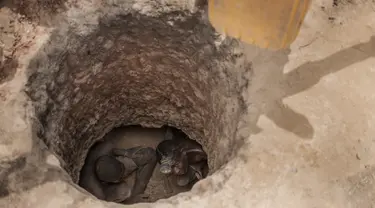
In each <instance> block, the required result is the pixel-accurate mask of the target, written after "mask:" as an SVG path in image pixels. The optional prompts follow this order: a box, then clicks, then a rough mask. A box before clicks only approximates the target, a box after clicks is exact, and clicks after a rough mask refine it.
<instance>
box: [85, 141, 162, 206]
mask: <svg viewBox="0 0 375 208" xmlns="http://www.w3.org/2000/svg"><path fill="white" fill-rule="evenodd" d="M156 164H157V156H156V152H155V150H154V149H152V148H150V147H141V146H138V147H134V148H129V149H118V148H115V147H114V145H113V144H112V143H111V142H109V141H102V142H98V143H96V144H95V145H94V146H93V147H92V148H91V149H90V151H89V153H88V155H87V158H86V161H85V164H84V166H83V168H82V171H81V175H80V181H79V185H80V186H81V187H82V188H84V189H85V190H87V191H88V192H90V193H91V194H93V195H94V196H96V197H97V198H98V199H101V200H105V201H110V202H117V203H125V202H126V201H127V200H131V199H132V198H134V197H136V196H138V195H140V194H142V193H143V192H144V191H145V189H146V187H147V184H148V183H149V181H150V178H151V176H152V174H153V171H154V169H155V166H156Z"/></svg>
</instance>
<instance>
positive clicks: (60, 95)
mask: <svg viewBox="0 0 375 208" xmlns="http://www.w3.org/2000/svg"><path fill="white" fill-rule="evenodd" d="M85 26H86V27H87V25H85ZM80 27H81V25H75V26H71V25H63V24H62V25H60V27H59V29H57V30H55V31H54V32H53V34H52V35H51V37H50V40H49V41H47V42H46V44H45V45H44V46H43V47H42V48H41V49H40V51H39V52H38V53H37V55H36V56H35V57H34V59H33V60H32V61H31V62H30V65H29V71H28V73H29V79H28V83H27V88H26V93H27V94H28V96H29V97H30V99H31V100H32V101H33V105H34V108H35V113H36V117H37V121H35V122H36V123H35V124H36V125H35V126H38V127H36V128H37V129H36V130H37V131H38V133H39V134H38V137H39V138H41V139H42V140H43V142H44V143H45V144H46V145H47V146H48V148H49V150H50V151H52V152H54V153H55V154H56V155H57V156H58V157H59V159H60V162H61V165H62V167H63V168H64V169H65V170H66V172H67V173H68V174H69V175H70V176H71V178H72V181H73V182H75V183H78V180H79V177H80V170H81V169H82V166H83V165H84V162H85V158H86V155H87V153H88V151H89V149H90V148H91V147H92V145H93V144H94V143H95V142H97V141H98V140H100V139H101V138H103V137H104V136H105V135H106V134H107V133H108V132H110V131H111V130H112V129H114V128H116V127H119V126H127V125H141V126H143V127H148V128H160V127H162V126H163V125H170V126H174V127H176V128H178V129H181V130H182V131H183V132H185V133H186V134H187V135H188V137H189V138H191V139H193V140H195V141H197V142H199V143H200V144H201V145H202V146H203V149H204V150H205V152H206V153H207V155H208V165H209V169H210V174H212V173H213V172H215V171H216V170H218V169H219V168H220V167H221V166H222V165H223V164H225V163H226V162H228V160H229V159H230V158H231V156H232V153H233V152H234V151H235V149H236V148H237V147H238V146H239V145H240V143H239V141H238V140H237V138H238V137H237V127H238V125H239V121H240V118H241V115H242V114H243V113H244V111H245V105H244V101H243V99H242V96H241V92H242V90H243V88H246V87H247V86H248V81H247V79H244V78H243V76H242V75H243V74H245V73H248V72H250V71H251V70H250V69H251V67H250V63H248V62H247V61H246V60H245V59H243V56H242V54H241V52H239V51H241V50H238V43H237V42H236V41H234V40H231V39H229V38H227V39H222V38H221V37H220V36H218V35H217V34H216V33H215V32H214V30H213V28H212V27H211V26H209V23H208V21H206V19H205V18H204V17H202V15H201V14H200V13H195V14H191V13H184V12H173V13H168V14H164V15H161V16H158V17H149V16H145V15H141V14H137V13H133V14H127V15H121V16H117V17H116V18H109V19H106V18H103V19H101V20H100V22H99V24H98V25H97V26H95V28H94V29H92V28H91V29H92V30H90V31H85V33H84V34H85V35H82V30H81V28H80ZM93 27H94V26H93Z"/></svg>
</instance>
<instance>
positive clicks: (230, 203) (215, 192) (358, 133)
mask: <svg viewBox="0 0 375 208" xmlns="http://www.w3.org/2000/svg"><path fill="white" fill-rule="evenodd" d="M111 3H114V2H111ZM115 3H119V2H117V1H116V2H115ZM99 5H100V6H103V5H105V3H103V4H99V2H87V1H84V2H82V5H79V6H77V7H75V8H74V9H72V10H67V11H66V14H64V15H67V16H69V18H71V19H70V20H69V24H78V23H77V22H79V21H81V20H80V18H79V17H82V19H85V20H86V21H88V22H91V24H92V25H95V24H94V23H96V22H97V20H96V18H95V15H98V13H95V15H94V16H90V15H86V16H85V15H83V14H88V13H85V12H74V11H80V9H82V8H85V9H84V11H86V12H93V11H95V9H94V8H98V7H99ZM121 5H122V6H120V7H116V10H117V11H120V10H121V9H124V10H127V8H128V7H125V6H124V4H121ZM107 6H108V5H107ZM103 8H104V7H103ZM144 8H152V7H144ZM373 8H375V5H374V4H373V3H372V2H371V1H315V2H313V4H312V8H311V10H310V11H309V13H308V15H307V18H306V20H305V22H304V24H303V25H302V29H301V32H300V35H299V37H298V38H297V41H296V42H295V43H294V44H293V45H292V46H291V48H290V50H286V51H279V52H270V51H265V50H260V49H257V48H252V47H250V46H247V47H245V46H242V48H243V50H244V51H245V52H244V53H245V56H246V57H247V58H246V59H247V60H249V61H252V62H253V63H252V66H253V70H254V71H253V75H252V79H251V86H250V87H249V88H248V89H247V91H245V92H243V95H244V97H245V102H246V104H247V106H248V107H249V108H248V109H249V114H250V115H252V116H249V117H247V118H245V119H243V120H242V121H240V124H239V127H238V130H237V134H238V135H244V139H243V140H242V141H243V143H242V145H241V149H240V150H239V151H238V154H237V157H235V158H234V159H232V160H230V161H229V162H228V163H227V164H226V165H225V166H223V167H222V168H219V169H218V170H217V171H216V172H215V173H214V174H213V175H211V176H210V177H209V178H207V179H205V180H203V181H201V182H199V183H198V184H196V185H195V186H194V188H193V189H192V191H191V192H189V193H184V194H180V195H178V196H175V197H172V198H171V199H168V200H161V201H158V202H157V203H154V204H138V205H134V207H151V206H152V207H193V206H198V207H371V206H372V205H374V196H375V190H374V187H373V185H372V184H373V183H374V177H373V175H374V164H375V161H374V159H373V157H372V155H374V151H375V150H374V147H375V146H374V141H373V139H372V136H373V135H374V133H375V129H374V125H372V124H373V123H374V119H373V118H375V116H374V113H373V106H374V104H375V98H374V97H373V96H372V95H373V89H374V87H375V86H373V85H374V84H373V81H372V80H374V78H375V72H374V71H373V69H372V66H374V64H375V63H374V61H375V60H374V58H373V56H374V54H375V53H374V51H373V50H374V48H375V43H374V39H373V38H372V36H373V35H374V34H375V29H374V28H375V22H374V20H375V16H374V15H375V14H374V12H373ZM151 10H152V9H151ZM108 11H109V10H107V9H102V10H101V11H100V12H99V13H100V14H104V13H106V12H108ZM155 11H159V10H155ZM93 13H94V12H93ZM93 13H92V14H93ZM0 14H1V16H0V18H1V21H4V19H5V20H7V22H8V23H9V20H10V19H18V18H19V16H17V15H16V14H14V13H12V12H9V11H3V9H2V10H1V12H0ZM83 16H84V18H83ZM16 23H17V27H11V25H12V24H15V23H9V27H7V29H8V30H9V31H10V32H11V33H13V34H15V37H13V38H11V37H12V36H9V37H8V36H6V37H4V33H2V37H1V38H2V39H1V40H2V42H5V43H6V44H4V43H2V44H4V45H5V52H4V54H6V55H7V56H8V57H9V56H14V57H15V58H17V72H16V73H15V74H14V77H12V79H11V81H8V82H4V83H2V84H1V90H0V93H1V102H0V104H1V108H0V109H1V111H0V113H1V117H2V118H3V119H1V121H0V129H1V131H2V132H3V134H2V138H1V146H0V148H1V151H0V152H1V161H2V163H1V167H2V169H1V172H0V176H1V177H2V178H4V175H6V176H7V178H8V179H7V184H8V186H7V187H12V188H11V189H6V190H4V189H2V190H0V193H1V194H2V196H3V197H2V198H1V202H0V206H2V207H9V206H11V207H51V206H53V207H63V206H65V207H120V205H116V204H112V203H103V202H100V201H97V200H95V199H94V198H93V197H91V196H89V195H85V194H83V192H81V191H80V189H79V188H76V186H74V185H73V184H72V183H71V182H68V183H67V182H65V181H68V180H69V177H68V175H67V174H66V173H65V172H63V171H61V169H60V168H58V166H59V161H58V160H57V159H56V157H54V156H52V155H51V154H50V153H49V152H48V151H47V148H46V146H45V145H44V144H43V143H40V142H38V141H40V140H36V139H32V138H33V136H34V137H35V138H37V136H38V135H37V134H36V133H37V132H34V131H33V129H35V128H39V127H38V125H37V122H35V121H33V120H31V118H34V115H33V113H32V112H33V106H32V103H31V102H30V100H28V98H27V96H26V95H25V94H24V93H23V91H22V90H23V89H24V86H25V84H26V82H27V79H26V75H27V74H26V72H27V66H28V63H29V62H30V61H31V60H32V58H33V57H35V54H36V52H37V51H38V50H39V49H40V48H42V46H43V45H44V44H45V43H46V42H47V41H48V39H49V37H50V34H52V31H53V30H51V29H49V27H47V26H48V25H46V24H44V25H38V26H36V23H33V22H21V23H20V22H16ZM91 24H85V27H79V29H78V30H77V32H79V33H82V34H83V35H84V34H88V33H89V32H87V31H89V30H90V28H91V26H92V25H91ZM36 37H37V38H36ZM6 38H7V41H4V40H5V39H6ZM14 43H16V44H14ZM15 46H16V47H15ZM10 74H11V73H10ZM10 76H12V75H10ZM249 97H251V99H249ZM246 98H247V99H246ZM250 107H251V108H250ZM249 124H250V125H249ZM33 125H36V127H34V126H33ZM248 132H251V133H252V135H251V136H246V133H248ZM40 149H42V151H40ZM26 155H27V157H24V156H26ZM17 158H18V159H17ZM32 164H34V165H32ZM35 164H37V165H35ZM20 168H28V169H27V170H29V172H27V174H21V175H18V176H17V174H16V172H17V171H16V170H19V169H20ZM33 168H34V169H33ZM47 172H50V173H52V172H54V174H45V173H47ZM12 173H13V174H12ZM30 175H37V176H38V178H40V179H39V180H34V181H36V182H35V184H37V185H33V186H30V188H29V189H27V188H26V189H24V190H23V191H20V190H21V189H20V188H19V187H21V185H20V184H22V182H21V181H22V180H20V179H23V180H27V179H28V178H30V177H29V176H30ZM46 175H50V176H48V177H47V176H46ZM64 177H66V178H64ZM1 182H2V183H4V180H2V181H1ZM9 184H10V185H9ZM23 184H25V183H23ZM25 186H26V185H25ZM2 187H4V186H2ZM7 192H8V193H7ZM36 199H37V200H36ZM130 207H132V206H130Z"/></svg>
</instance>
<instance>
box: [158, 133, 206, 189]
mask: <svg viewBox="0 0 375 208" xmlns="http://www.w3.org/2000/svg"><path fill="white" fill-rule="evenodd" d="M156 153H157V156H158V161H159V163H160V169H159V171H160V172H161V173H162V174H166V175H174V176H176V183H177V185H178V186H181V187H183V186H187V185H189V184H192V183H193V182H195V181H198V180H201V179H202V178H205V177H206V176H207V174H208V165H207V154H206V153H205V152H204V150H203V148H202V146H201V145H200V144H199V143H198V142H196V141H194V140H191V139H189V138H187V136H186V135H185V134H184V133H183V132H182V131H181V130H177V129H172V128H170V127H168V128H167V131H166V134H165V139H164V141H162V142H160V143H159V144H158V146H157V148H156Z"/></svg>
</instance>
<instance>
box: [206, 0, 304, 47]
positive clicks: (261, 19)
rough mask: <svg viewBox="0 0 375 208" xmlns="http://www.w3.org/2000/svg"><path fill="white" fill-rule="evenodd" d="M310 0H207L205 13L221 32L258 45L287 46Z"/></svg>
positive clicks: (296, 31) (293, 36)
mask: <svg viewBox="0 0 375 208" xmlns="http://www.w3.org/2000/svg"><path fill="white" fill-rule="evenodd" d="M310 3H311V0H209V2H208V12H209V13H208V15H209V19H210V22H211V24H212V25H213V26H214V28H215V29H216V30H217V31H218V32H220V33H223V34H226V35H228V36H232V37H235V38H238V39H240V40H242V41H244V42H247V43H250V44H255V45H257V46H259V47H262V48H271V49H281V48H286V47H288V46H289V45H290V44H291V43H292V42H293V41H294V40H295V39H296V37H297V35H298V32H299V29H300V27H301V24H302V22H303V20H304V18H305V15H306V13H307V11H308V8H309V6H310Z"/></svg>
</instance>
